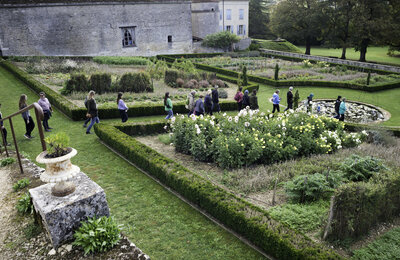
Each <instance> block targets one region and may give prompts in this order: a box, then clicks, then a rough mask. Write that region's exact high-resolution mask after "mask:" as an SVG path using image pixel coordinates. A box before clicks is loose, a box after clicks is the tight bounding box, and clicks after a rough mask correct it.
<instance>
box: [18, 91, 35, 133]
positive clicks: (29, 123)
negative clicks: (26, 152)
mask: <svg viewBox="0 0 400 260" xmlns="http://www.w3.org/2000/svg"><path fill="white" fill-rule="evenodd" d="M27 100H28V97H27V96H26V95H25V94H22V95H21V97H20V98H19V109H20V110H21V109H24V108H25V107H27V106H28V105H27V104H26V101H27ZM22 118H23V119H24V122H25V129H26V133H25V134H24V136H25V138H26V139H32V138H33V136H32V135H31V133H32V131H33V129H34V128H35V122H33V119H32V117H31V114H30V113H29V110H27V111H25V112H23V113H22Z"/></svg>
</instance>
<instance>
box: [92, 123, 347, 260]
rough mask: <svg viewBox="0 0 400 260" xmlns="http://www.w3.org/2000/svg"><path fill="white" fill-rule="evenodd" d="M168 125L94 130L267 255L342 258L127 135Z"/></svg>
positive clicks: (117, 125) (102, 126)
mask: <svg viewBox="0 0 400 260" xmlns="http://www.w3.org/2000/svg"><path fill="white" fill-rule="evenodd" d="M164 125H165V123H163V122H154V123H150V124H134V123H129V124H124V125H122V124H116V125H107V124H103V123H100V124H96V125H95V128H94V129H95V133H96V134H97V135H98V136H99V138H100V139H101V140H102V141H103V142H105V143H106V144H107V145H109V146H110V147H112V148H113V149H115V150H116V151H117V152H119V153H120V154H122V155H123V156H124V157H125V158H127V159H128V160H130V161H131V162H133V163H134V164H135V165H137V166H138V167H139V168H141V169H145V171H146V172H147V173H149V174H150V175H152V176H154V177H155V178H157V179H158V180H159V181H161V182H162V183H164V184H165V185H167V186H168V187H170V188H172V189H173V190H175V191H176V192H178V193H179V194H180V195H182V196H183V197H185V198H186V199H188V200H189V201H190V202H191V203H194V204H196V205H197V206H199V207H200V208H202V209H203V210H205V211H206V212H208V213H209V214H210V215H212V216H213V217H215V218H216V219H218V221H220V222H222V223H223V224H224V225H226V226H227V227H229V228H230V229H232V230H234V231H235V232H238V233H239V234H241V235H243V236H244V237H246V238H247V239H248V240H249V241H251V242H252V243H253V244H254V245H256V246H258V247H260V248H261V249H262V250H263V251H265V252H266V253H268V254H269V255H272V256H273V257H276V258H277V259H341V257H340V256H339V255H337V254H336V253H335V252H333V251H331V250H329V249H326V248H324V247H322V246H321V245H318V244H317V243H315V242H313V241H312V240H311V239H309V238H308V237H306V236H304V235H303V234H302V233H300V232H297V231H295V230H292V229H290V228H289V227H288V226H286V225H284V224H281V223H279V222H278V221H276V220H275V219H273V218H272V217H271V216H269V214H268V213H267V212H266V211H264V210H262V209H261V208H259V207H256V206H254V205H252V204H250V203H248V202H246V201H244V200H243V199H240V198H238V197H236V196H235V195H233V194H232V193H229V192H227V191H225V190H224V189H222V188H220V187H218V186H216V185H214V184H212V183H211V182H210V181H209V180H206V179H204V178H203V177H201V176H200V175H198V174H196V173H194V172H192V171H190V170H188V169H186V168H185V167H183V166H182V165H180V164H179V163H177V162H175V161H173V160H171V159H169V158H167V157H165V156H163V155H161V154H159V153H158V152H156V151H155V150H153V149H151V148H150V147H148V146H146V145H144V144H142V143H140V142H139V141H137V140H136V139H134V138H133V137H131V136H129V135H127V134H126V133H128V134H131V135H135V134H139V133H141V134H151V133H160V132H163V131H162V128H163V127H164ZM124 132H126V133H124Z"/></svg>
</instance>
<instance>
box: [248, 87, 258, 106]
mask: <svg viewBox="0 0 400 260" xmlns="http://www.w3.org/2000/svg"><path fill="white" fill-rule="evenodd" d="M250 109H252V110H256V109H258V99H257V90H256V89H253V93H251V96H250Z"/></svg>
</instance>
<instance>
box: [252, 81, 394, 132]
mask: <svg viewBox="0 0 400 260" xmlns="http://www.w3.org/2000/svg"><path fill="white" fill-rule="evenodd" d="M275 90H276V89H275V88H273V87H270V86H265V85H261V86H260V91H259V93H258V94H257V95H258V103H259V105H260V109H261V110H263V111H266V110H267V109H269V110H271V111H272V103H270V102H269V101H268V100H269V99H270V98H271V97H272V94H273V93H274V91H275ZM287 90H288V88H283V89H282V88H281V93H280V96H281V98H282V101H281V104H283V105H286V104H287V103H286V93H287ZM296 90H298V91H299V94H300V100H305V99H306V98H307V96H308V95H309V94H310V93H314V99H319V98H331V99H336V98H337V96H338V95H340V96H342V97H346V98H347V99H348V100H350V101H351V100H355V101H362V102H366V103H369V104H373V105H376V106H379V107H381V108H383V109H385V110H386V111H388V112H389V113H390V114H391V118H390V120H388V121H386V122H384V123H382V124H383V125H386V126H400V102H399V100H400V89H390V90H385V91H379V92H374V93H369V92H364V91H358V90H351V89H340V88H317V87H294V91H293V93H294V92H295V91H296Z"/></svg>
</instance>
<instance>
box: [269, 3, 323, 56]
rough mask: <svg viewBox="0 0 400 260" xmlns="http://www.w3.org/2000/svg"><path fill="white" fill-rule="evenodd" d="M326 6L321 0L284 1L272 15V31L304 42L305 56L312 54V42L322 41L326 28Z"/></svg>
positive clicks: (289, 38) (286, 37)
mask: <svg viewBox="0 0 400 260" xmlns="http://www.w3.org/2000/svg"><path fill="white" fill-rule="evenodd" d="M325 5H326V2H325V1H320V0H282V1H280V2H279V3H278V4H277V5H276V6H275V9H274V10H273V12H272V15H271V22H270V25H271V28H272V31H273V32H274V33H276V34H277V35H279V36H280V37H283V38H285V39H288V40H301V41H304V42H305V45H306V52H305V54H310V50H311V43H312V41H313V40H316V39H320V38H321V35H322V29H324V28H326V21H327V20H326V15H325V10H326V8H325Z"/></svg>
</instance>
